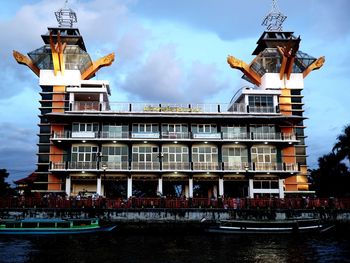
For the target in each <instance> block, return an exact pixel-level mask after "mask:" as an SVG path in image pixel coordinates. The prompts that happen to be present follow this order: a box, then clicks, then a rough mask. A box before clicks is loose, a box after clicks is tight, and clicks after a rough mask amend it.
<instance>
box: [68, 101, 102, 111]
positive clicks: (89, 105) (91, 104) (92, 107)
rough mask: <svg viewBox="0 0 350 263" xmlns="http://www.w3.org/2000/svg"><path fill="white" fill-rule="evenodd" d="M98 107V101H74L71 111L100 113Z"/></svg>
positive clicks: (99, 107)
mask: <svg viewBox="0 0 350 263" xmlns="http://www.w3.org/2000/svg"><path fill="white" fill-rule="evenodd" d="M100 105H101V104H100V102H98V101H75V102H74V103H73V104H72V111H100V110H101V106H100Z"/></svg>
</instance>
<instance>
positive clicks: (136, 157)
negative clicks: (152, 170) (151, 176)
mask: <svg viewBox="0 0 350 263" xmlns="http://www.w3.org/2000/svg"><path fill="white" fill-rule="evenodd" d="M132 161H133V162H158V161H159V153H158V147H156V146H133V147H132Z"/></svg>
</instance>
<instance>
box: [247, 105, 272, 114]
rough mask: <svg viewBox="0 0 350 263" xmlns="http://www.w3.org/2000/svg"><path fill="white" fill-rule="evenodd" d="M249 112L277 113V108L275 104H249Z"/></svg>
mask: <svg viewBox="0 0 350 263" xmlns="http://www.w3.org/2000/svg"><path fill="white" fill-rule="evenodd" d="M248 112H249V113H268V114H271V113H277V108H275V107H273V106H248Z"/></svg>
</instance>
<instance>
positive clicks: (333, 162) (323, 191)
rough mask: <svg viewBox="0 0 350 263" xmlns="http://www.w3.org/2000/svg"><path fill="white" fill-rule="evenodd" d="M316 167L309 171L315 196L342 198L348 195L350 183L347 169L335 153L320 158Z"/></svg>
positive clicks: (349, 174)
mask: <svg viewBox="0 0 350 263" xmlns="http://www.w3.org/2000/svg"><path fill="white" fill-rule="evenodd" d="M318 166H319V168H318V169H315V170H311V171H310V176H311V178H312V179H313V183H314V185H313V187H314V189H315V191H316V193H317V195H319V196H321V197H330V196H335V197H343V196H347V195H349V194H350V191H349V189H348V186H349V183H350V173H349V171H348V167H347V166H346V165H345V164H344V163H342V162H340V161H339V157H338V156H337V155H336V154H335V153H329V154H326V155H324V156H322V157H320V158H319V159H318Z"/></svg>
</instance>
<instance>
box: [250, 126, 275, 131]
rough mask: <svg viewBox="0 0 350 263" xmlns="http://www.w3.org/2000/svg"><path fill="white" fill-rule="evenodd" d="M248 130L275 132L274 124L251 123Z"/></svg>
mask: <svg viewBox="0 0 350 263" xmlns="http://www.w3.org/2000/svg"><path fill="white" fill-rule="evenodd" d="M250 132H253V133H276V129H275V125H273V124H268V125H251V126H250Z"/></svg>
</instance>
